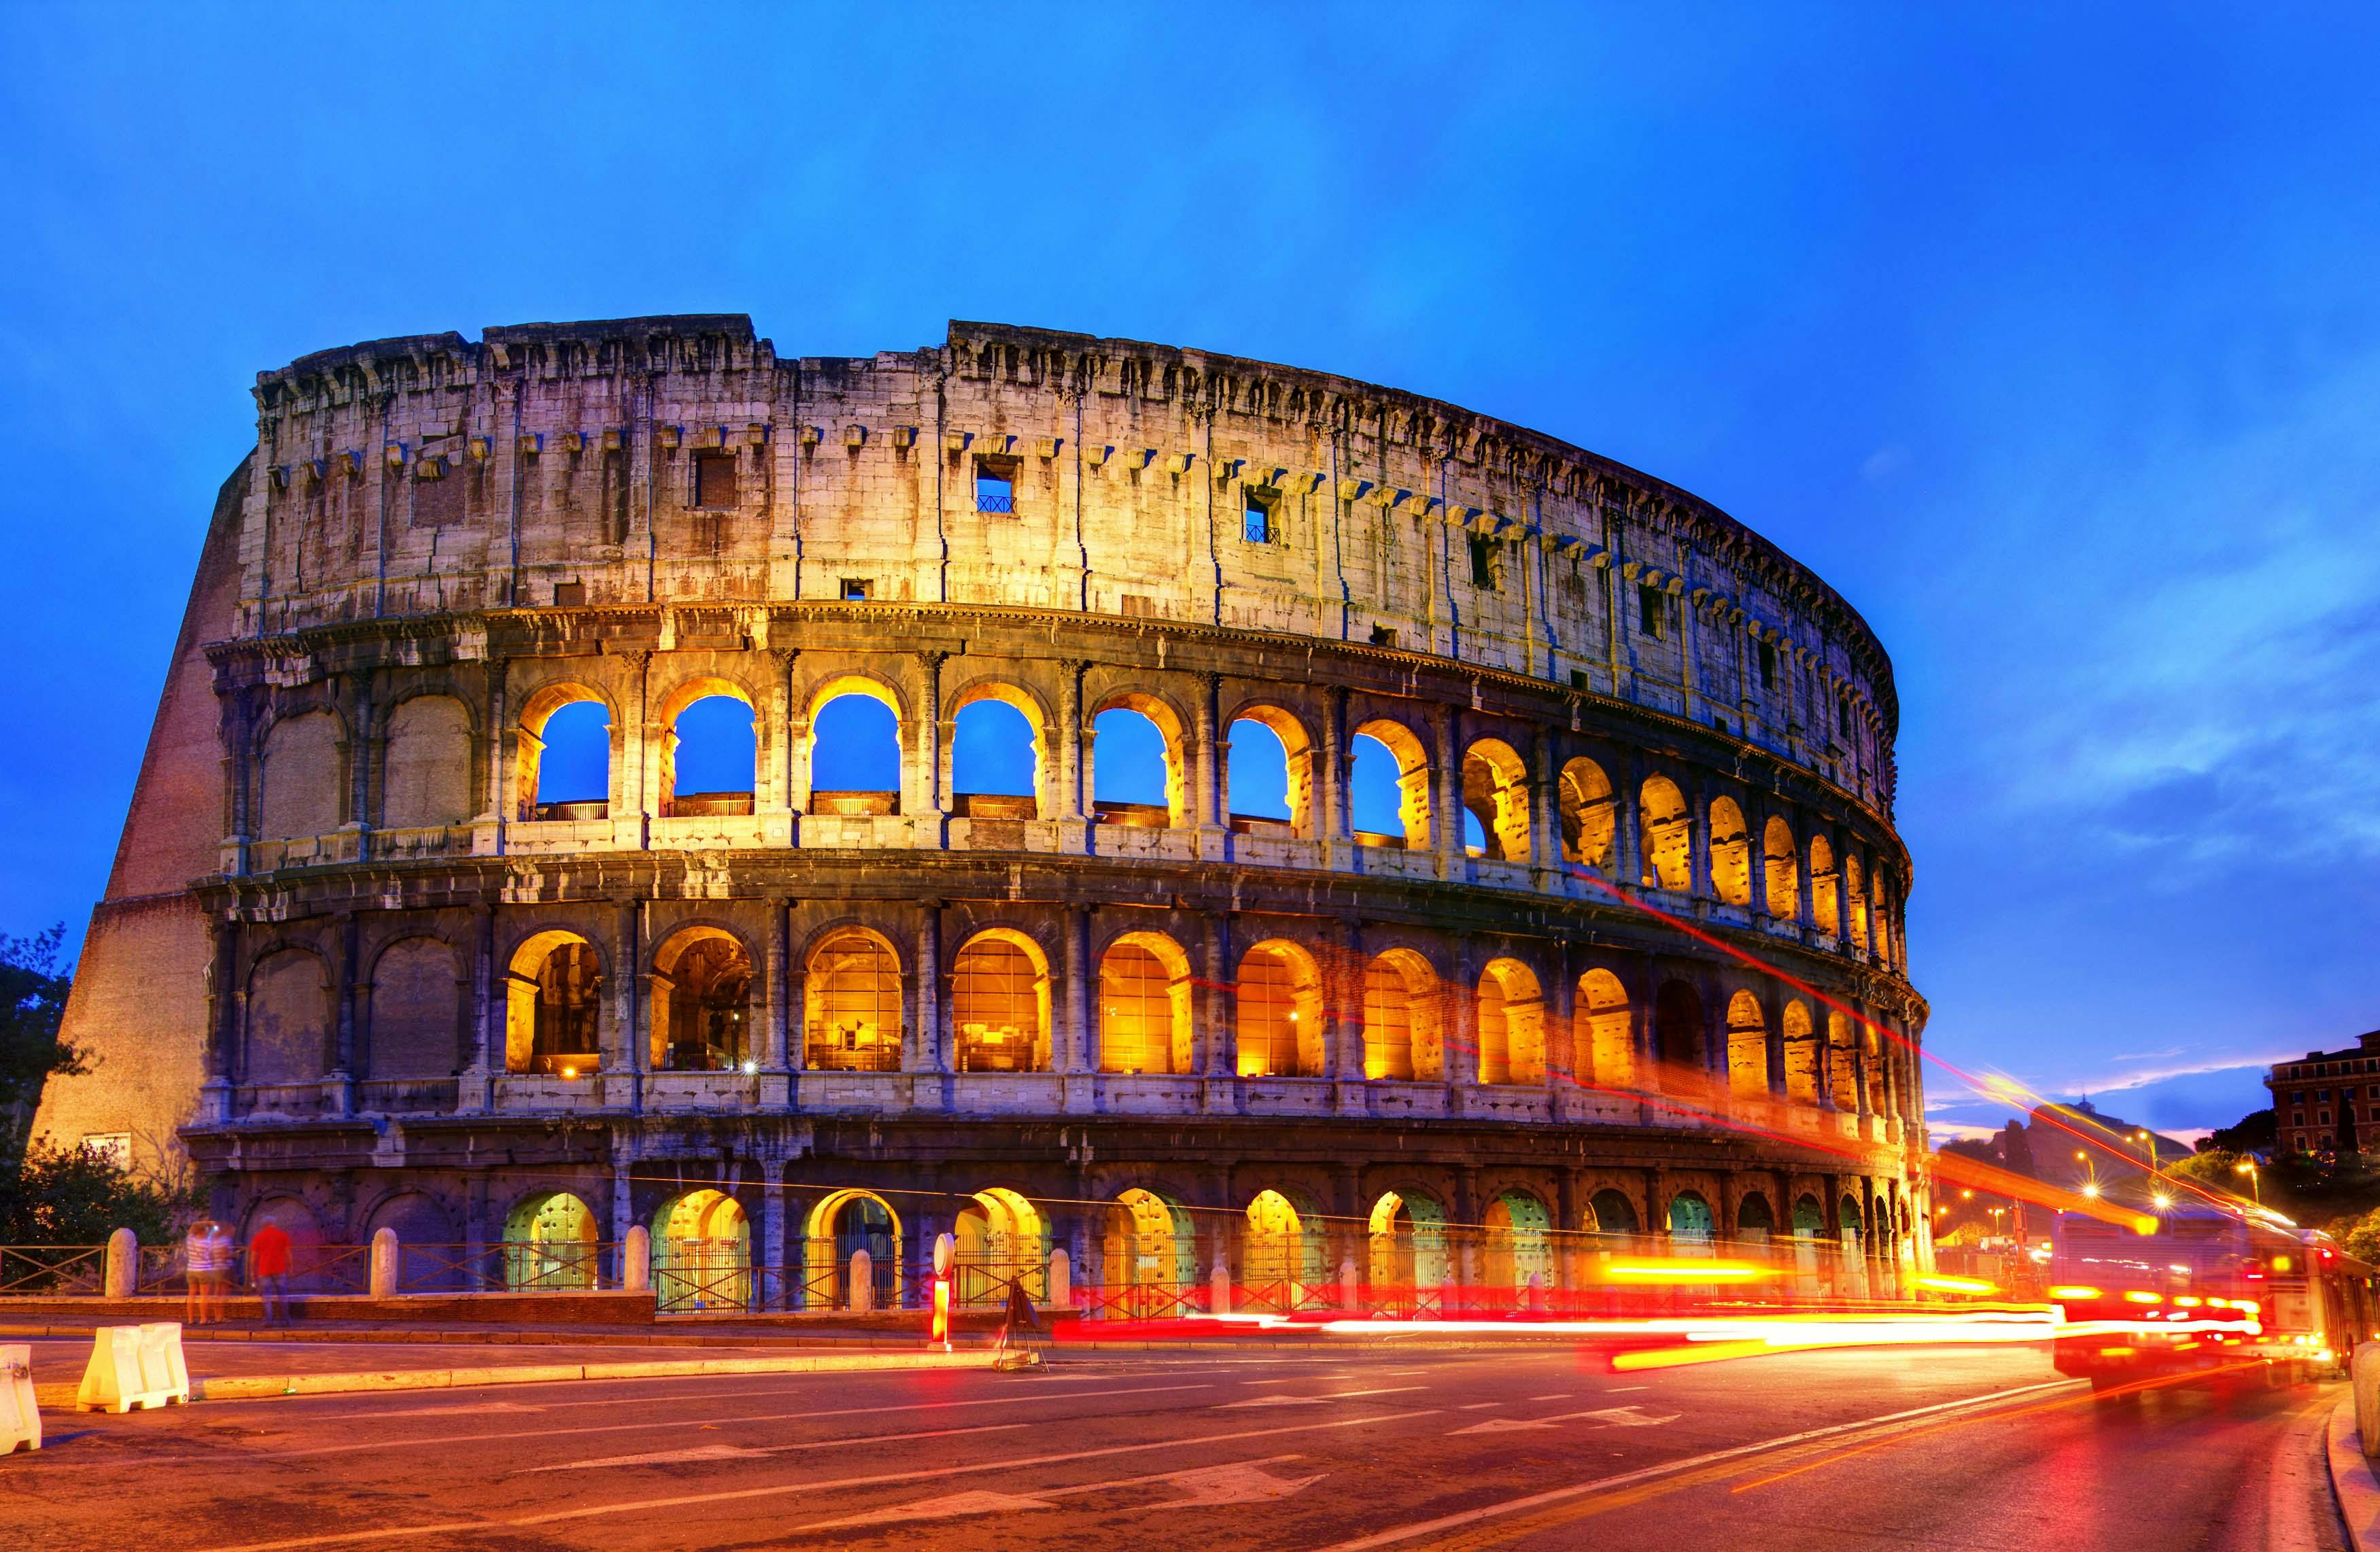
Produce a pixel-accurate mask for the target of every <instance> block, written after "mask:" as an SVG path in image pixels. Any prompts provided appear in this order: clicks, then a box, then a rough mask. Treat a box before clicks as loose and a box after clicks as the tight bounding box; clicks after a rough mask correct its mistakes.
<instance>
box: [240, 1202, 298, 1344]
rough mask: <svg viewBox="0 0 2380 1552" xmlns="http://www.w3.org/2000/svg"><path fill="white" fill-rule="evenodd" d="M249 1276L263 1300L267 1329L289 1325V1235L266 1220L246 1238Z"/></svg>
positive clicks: (278, 1226) (279, 1226) (275, 1224)
mask: <svg viewBox="0 0 2380 1552" xmlns="http://www.w3.org/2000/svg"><path fill="white" fill-rule="evenodd" d="M248 1276H249V1281H251V1282H253V1283H255V1284H256V1291H257V1293H258V1294H259V1296H261V1298H262V1299H263V1301H264V1323H265V1324H266V1325H267V1326H286V1325H288V1324H289V1235H288V1233H287V1232H286V1231H285V1230H283V1229H282V1227H281V1225H279V1224H277V1223H274V1222H273V1221H271V1220H270V1219H267V1220H266V1222H265V1225H264V1227H263V1228H261V1229H259V1230H258V1231H256V1232H255V1233H253V1234H251V1235H249V1239H248Z"/></svg>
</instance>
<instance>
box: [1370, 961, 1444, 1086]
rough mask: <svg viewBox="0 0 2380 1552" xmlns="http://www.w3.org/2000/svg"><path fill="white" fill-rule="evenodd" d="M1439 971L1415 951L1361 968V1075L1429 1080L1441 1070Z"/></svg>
mask: <svg viewBox="0 0 2380 1552" xmlns="http://www.w3.org/2000/svg"><path fill="white" fill-rule="evenodd" d="M1441 1000H1442V996H1441V992H1440V989H1439V980H1438V972H1437V971H1435V970H1434V969H1432V968H1431V967H1430V963H1429V961H1428V960H1427V959H1425V958H1423V957H1422V956H1421V954H1420V953H1419V952H1416V951H1415V950H1413V949H1407V948H1394V949H1386V950H1383V951H1382V952H1379V953H1377V954H1374V955H1373V956H1372V958H1371V960H1370V961H1369V962H1368V963H1366V964H1365V966H1364V1076H1366V1078H1395V1079H1407V1078H1415V1079H1432V1078H1436V1077H1438V1076H1439V1075H1440V1073H1442V1071H1443V1065H1442V1063H1443V1061H1444V1053H1445V1045H1444V1036H1443V1033H1442V1031H1441V1028H1440V1022H1439V1004H1440V1002H1441Z"/></svg>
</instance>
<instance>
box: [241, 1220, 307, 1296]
mask: <svg viewBox="0 0 2380 1552" xmlns="http://www.w3.org/2000/svg"><path fill="white" fill-rule="evenodd" d="M268 1223H270V1224H272V1225H273V1227H275V1228H277V1229H279V1230H280V1231H282V1232H283V1233H285V1234H286V1235H288V1236H289V1273H288V1276H289V1281H288V1284H287V1286H288V1287H289V1288H291V1289H293V1290H301V1291H312V1290H314V1289H316V1288H319V1287H321V1286H322V1282H323V1280H324V1279H323V1277H322V1263H323V1259H324V1257H323V1255H322V1220H321V1219H318V1218H316V1217H315V1216H314V1209H313V1208H311V1207H310V1206H307V1205H306V1204H305V1203H303V1202H301V1201H299V1200H298V1199H297V1197H295V1196H272V1197H267V1198H266V1199H265V1200H263V1201H261V1202H259V1203H258V1204H257V1205H256V1206H255V1207H254V1208H253V1209H252V1210H251V1211H250V1212H249V1215H248V1223H247V1225H246V1232H245V1233H244V1234H243V1235H242V1236H241V1240H240V1243H243V1244H245V1243H248V1241H249V1240H251V1239H253V1238H255V1237H256V1231H258V1230H260V1229H261V1228H263V1227H264V1226H265V1225H266V1224H268Z"/></svg>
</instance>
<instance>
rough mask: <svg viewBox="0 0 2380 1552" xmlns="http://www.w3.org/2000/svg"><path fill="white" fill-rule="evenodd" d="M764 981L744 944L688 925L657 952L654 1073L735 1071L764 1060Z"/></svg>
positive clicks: (650, 1012)
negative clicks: (758, 997)
mask: <svg viewBox="0 0 2380 1552" xmlns="http://www.w3.org/2000/svg"><path fill="white" fill-rule="evenodd" d="M758 990H759V976H757V975H755V974H754V973H753V969H752V955H751V952H750V951H749V950H748V949H747V948H746V947H745V945H744V941H743V940H742V939H740V938H738V937H736V936H735V934H734V933H732V932H729V931H727V930H725V929H724V928H717V927H709V926H692V927H682V928H678V930H676V931H675V932H673V933H671V934H670V935H669V937H668V938H666V939H664V940H662V944H661V946H660V948H658V949H656V950H655V951H654V952H653V975H652V993H651V996H650V999H649V1000H648V1008H647V1017H648V1018H649V1019H650V1022H651V1049H650V1053H649V1057H648V1061H650V1065H651V1067H652V1069H653V1070H654V1071H655V1072H661V1071H664V1070H668V1071H677V1072H704V1073H723V1072H732V1071H734V1070H735V1069H736V1068H738V1067H741V1066H742V1065H744V1064H745V1063H746V1062H747V1061H758V1060H759V1055H760V1049H759V1027H760V1018H759V1011H758V1009H757V1008H756V1007H755V1005H754V1001H753V998H754V994H755V993H756V992H757V991H758Z"/></svg>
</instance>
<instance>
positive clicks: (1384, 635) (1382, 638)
mask: <svg viewBox="0 0 2380 1552" xmlns="http://www.w3.org/2000/svg"><path fill="white" fill-rule="evenodd" d="M1396 644H1397V633H1396V632H1395V631H1394V630H1392V629H1391V628H1390V627H1389V626H1387V625H1374V626H1373V627H1372V645H1373V646H1375V647H1393V646H1395V645H1396ZM2372 1092H2373V1093H2374V1094H2380V1088H2375V1089H2374V1090H2373V1091H2372Z"/></svg>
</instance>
